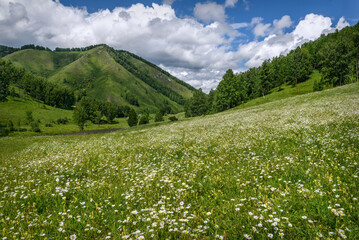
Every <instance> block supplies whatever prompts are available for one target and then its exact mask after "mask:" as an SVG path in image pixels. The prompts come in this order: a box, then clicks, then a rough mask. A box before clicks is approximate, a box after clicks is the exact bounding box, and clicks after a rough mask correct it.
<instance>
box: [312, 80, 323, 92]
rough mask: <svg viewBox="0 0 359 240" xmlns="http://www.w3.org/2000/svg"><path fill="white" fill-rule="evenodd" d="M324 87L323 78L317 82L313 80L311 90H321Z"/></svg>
mask: <svg viewBox="0 0 359 240" xmlns="http://www.w3.org/2000/svg"><path fill="white" fill-rule="evenodd" d="M323 89H324V81H323V79H320V81H319V82H317V80H314V84H313V91H314V92H316V91H322V90H323Z"/></svg>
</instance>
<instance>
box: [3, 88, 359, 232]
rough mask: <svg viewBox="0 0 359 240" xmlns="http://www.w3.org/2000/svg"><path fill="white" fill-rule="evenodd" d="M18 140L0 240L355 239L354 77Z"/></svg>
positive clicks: (358, 137)
mask: <svg viewBox="0 0 359 240" xmlns="http://www.w3.org/2000/svg"><path fill="white" fill-rule="evenodd" d="M33 139H34V140H35V139H37V140H36V141H35V142H34V143H31V142H32V140H33ZM15 140H16V138H3V139H0V144H3V143H4V142H5V141H6V142H8V143H9V142H10V143H11V142H12V141H14V143H15ZM27 141H28V146H27V147H26V148H24V149H23V150H21V151H15V152H14V153H11V154H9V155H4V156H7V157H6V158H4V159H1V162H0V166H1V168H0V198H1V200H0V235H1V237H2V239H245V238H247V239H315V238H318V239H320V238H323V239H338V238H348V239H359V201H358V198H359V178H358V175H359V166H358V162H359V85H358V84H351V85H346V86H344V87H338V88H334V89H331V90H327V91H324V92H319V93H312V94H307V95H302V96H298V97H293V98H289V99H283V100H280V101H276V102H272V103H267V104H262V105H258V106H254V107H249V108H244V109H240V110H236V109H234V110H230V111H227V112H223V113H220V114H215V115H210V116H206V117H197V118H193V119H189V120H185V121H179V122H176V123H171V124H163V125H159V126H148V127H144V128H134V129H129V130H125V131H122V132H116V133H111V134H104V135H92V136H71V137H70V136H56V137H40V138H39V137H28V138H27Z"/></svg>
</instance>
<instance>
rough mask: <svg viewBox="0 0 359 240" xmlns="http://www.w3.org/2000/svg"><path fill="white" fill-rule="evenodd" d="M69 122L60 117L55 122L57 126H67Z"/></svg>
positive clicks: (65, 118)
mask: <svg viewBox="0 0 359 240" xmlns="http://www.w3.org/2000/svg"><path fill="white" fill-rule="evenodd" d="M68 122H69V119H68V118H67V117H63V118H62V117H61V118H59V119H57V120H56V123H57V124H67V123H68Z"/></svg>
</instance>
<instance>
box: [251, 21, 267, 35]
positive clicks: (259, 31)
mask: <svg viewBox="0 0 359 240" xmlns="http://www.w3.org/2000/svg"><path fill="white" fill-rule="evenodd" d="M270 26H271V25H270V23H267V24H263V23H258V24H257V25H256V26H255V27H254V29H253V34H254V35H255V36H256V37H265V36H267V34H268V33H269V31H270Z"/></svg>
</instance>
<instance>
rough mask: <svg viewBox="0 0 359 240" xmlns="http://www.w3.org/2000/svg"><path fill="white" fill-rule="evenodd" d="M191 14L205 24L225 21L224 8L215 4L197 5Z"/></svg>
mask: <svg viewBox="0 0 359 240" xmlns="http://www.w3.org/2000/svg"><path fill="white" fill-rule="evenodd" d="M232 2H233V1H232ZM193 14H194V16H195V17H196V18H197V19H200V20H202V21H204V22H205V23H210V22H213V21H218V22H225V20H226V13H225V9H224V6H223V5H219V4H217V3H215V2H208V3H197V4H196V6H195V8H194V10H193Z"/></svg>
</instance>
